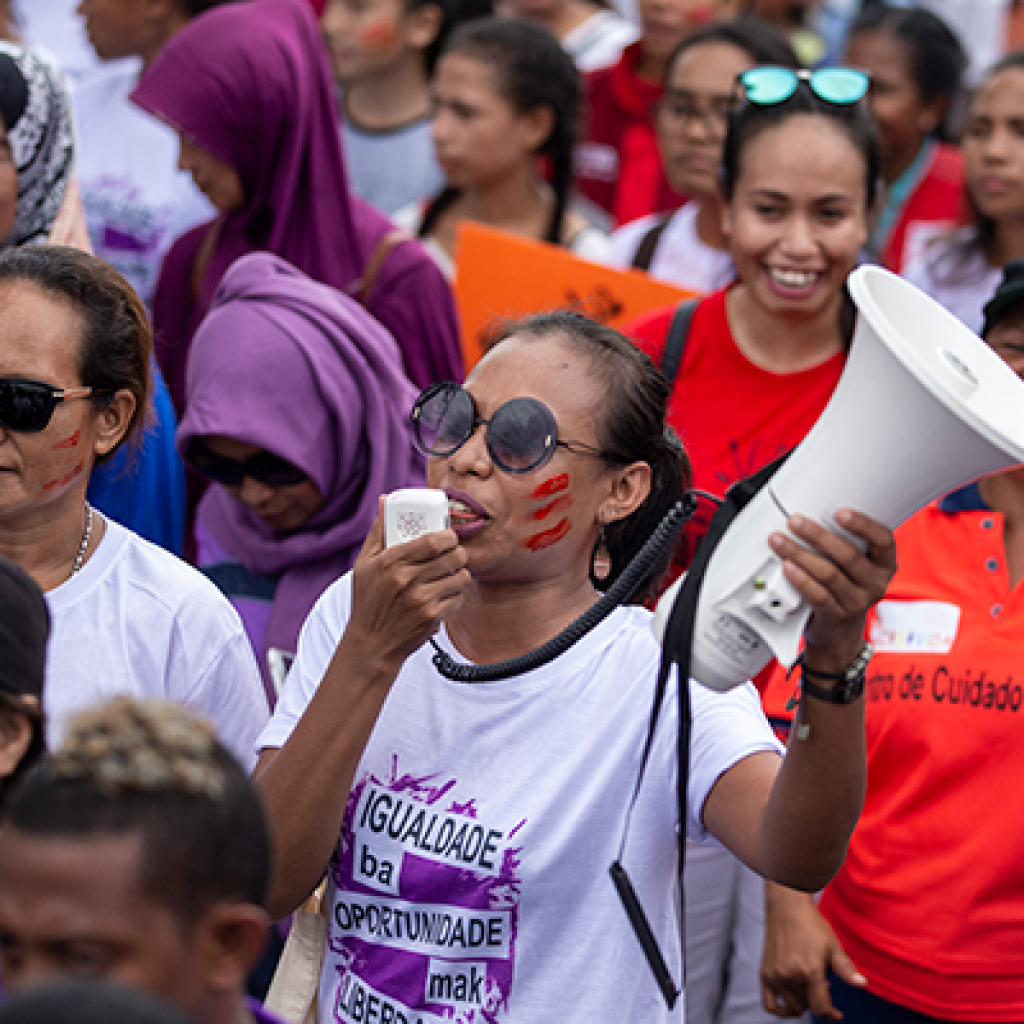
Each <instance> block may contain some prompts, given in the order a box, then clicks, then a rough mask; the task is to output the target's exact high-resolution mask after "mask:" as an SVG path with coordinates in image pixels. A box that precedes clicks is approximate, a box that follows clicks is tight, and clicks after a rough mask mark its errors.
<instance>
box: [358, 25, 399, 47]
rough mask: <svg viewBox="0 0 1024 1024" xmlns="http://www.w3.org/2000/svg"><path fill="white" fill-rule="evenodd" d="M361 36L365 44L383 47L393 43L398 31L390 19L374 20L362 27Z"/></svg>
mask: <svg viewBox="0 0 1024 1024" xmlns="http://www.w3.org/2000/svg"><path fill="white" fill-rule="evenodd" d="M362 38H363V42H364V43H365V44H366V45H367V46H374V47H377V48H379V49H383V48H384V47H386V46H392V45H393V44H394V42H395V40H396V39H397V38H398V33H397V32H396V31H395V26H394V25H393V24H392V23H391V22H390V21H375V22H373V23H372V24H370V25H367V26H366V28H365V29H363V32H362Z"/></svg>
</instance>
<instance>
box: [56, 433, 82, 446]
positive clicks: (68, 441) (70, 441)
mask: <svg viewBox="0 0 1024 1024" xmlns="http://www.w3.org/2000/svg"><path fill="white" fill-rule="evenodd" d="M80 438H81V433H80V432H79V431H77V430H76V431H75V432H74V433H73V434H72V435H71V436H70V437H65V438H64V440H63V441H58V442H57V443H56V444H55V445H54V446H53V448H52V451H60V450H61V449H64V448H77V447H78V442H79V439H80Z"/></svg>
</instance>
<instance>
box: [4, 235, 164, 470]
mask: <svg viewBox="0 0 1024 1024" xmlns="http://www.w3.org/2000/svg"><path fill="white" fill-rule="evenodd" d="M17 281H27V282H28V283H30V284H33V285H35V286H36V288H38V289H39V290H40V291H43V292H45V293H46V294H47V295H50V296H53V297H54V298H56V299H59V300H61V301H63V302H65V303H67V305H69V306H70V307H71V308H72V309H73V310H74V311H75V312H76V313H77V314H78V315H79V317H81V320H82V341H81V346H80V348H79V353H78V376H79V378H80V380H81V382H82V385H83V386H84V387H90V388H92V389H93V394H92V396H91V401H93V402H94V403H95V404H97V405H99V406H103V405H105V404H109V402H110V399H111V397H112V396H113V394H114V393H115V392H116V391H120V390H122V389H123V390H125V391H130V392H131V393H132V394H133V395H134V396H135V411H134V413H133V414H132V418H131V422H130V423H129V424H128V429H127V430H126V431H125V434H124V437H123V438H122V439H121V441H120V442H118V444H117V445H115V446H114V448H112V449H111V450H110V451H109V452H108V453H107V454H106V455H104V456H102V457H101V458H99V459H97V462H106V461H107V460H109V459H110V458H112V457H113V455H114V452H115V451H117V449H118V448H120V446H121V444H123V443H124V442H125V441H126V440H129V439H133V440H137V439H138V437H139V435H141V433H142V429H143V426H144V424H145V421H146V416H147V413H148V410H149V395H150V390H151V388H152V374H151V372H150V368H149V361H150V356H151V354H152V351H153V331H152V329H151V328H150V326H149V317H148V316H147V315H146V307H145V306H143V304H142V301H141V300H140V299H139V297H138V296H137V295H136V294H135V292H134V291H133V290H132V286H131V285H130V284H129V283H128V282H127V281H126V280H125V279H124V278H123V277H122V276H121V275H120V274H119V273H118V272H117V271H116V270H115V269H114V268H113V267H112V266H110V264H109V263H104V261H103V260H101V259H97V258H96V257H95V256H92V255H90V254H89V253H85V252H82V251H81V250H80V249H73V248H70V247H68V246H62V245H29V246H23V247H20V248H17V249H7V250H5V251H4V252H0V283H3V282H11V283H13V282H17Z"/></svg>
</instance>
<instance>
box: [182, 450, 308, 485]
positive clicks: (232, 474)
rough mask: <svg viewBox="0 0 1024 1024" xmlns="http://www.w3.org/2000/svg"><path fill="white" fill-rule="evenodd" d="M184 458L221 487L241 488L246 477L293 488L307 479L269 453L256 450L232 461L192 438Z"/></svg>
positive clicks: (288, 464) (297, 469) (284, 460)
mask: <svg viewBox="0 0 1024 1024" xmlns="http://www.w3.org/2000/svg"><path fill="white" fill-rule="evenodd" d="M185 459H186V460H187V462H188V463H189V465H190V466H192V467H193V469H196V470H198V471H199V472H200V473H202V474H203V476H205V477H206V478H207V479H209V480H212V481H213V482H214V483H216V484H223V485H224V486H225V487H241V486H242V483H243V482H244V481H245V478H246V477H248V478H249V479H250V480H256V481H257V482H259V483H261V484H266V486H267V487H294V486H295V485H296V484H301V483H304V482H305V481H306V480H307V479H309V477H308V475H307V474H306V473H305V472H303V471H302V470H301V469H299V467H298V466H295V465H293V464H292V463H290V462H289V461H288V460H287V459H282V458H281V457H280V456H279V455H273V454H272V453H271V452H257V453H256V454H255V455H250V456H249V458H247V459H244V460H243V461H241V462H236V461H235V460H234V459H227V458H225V457H224V456H223V455H217V454H216V452H212V451H210V449H209V448H207V447H206V445H205V444H203V442H202V441H193V442H192V443H191V444H190V445H189V447H188V451H187V452H186V453H185Z"/></svg>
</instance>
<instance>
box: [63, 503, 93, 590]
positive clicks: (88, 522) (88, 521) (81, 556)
mask: <svg viewBox="0 0 1024 1024" xmlns="http://www.w3.org/2000/svg"><path fill="white" fill-rule="evenodd" d="M91 536H92V505H90V504H89V502H86V503H85V533H83V534H82V543H81V544H79V545H78V554H77V555H75V564H74V565H73V566H71V576H74V575H75V573H77V572H78V570H79V569H81V568H82V563H83V562H84V561H85V550H86V548H87V547H88V546H89V538H90V537H91ZM71 576H68V579H71Z"/></svg>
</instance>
